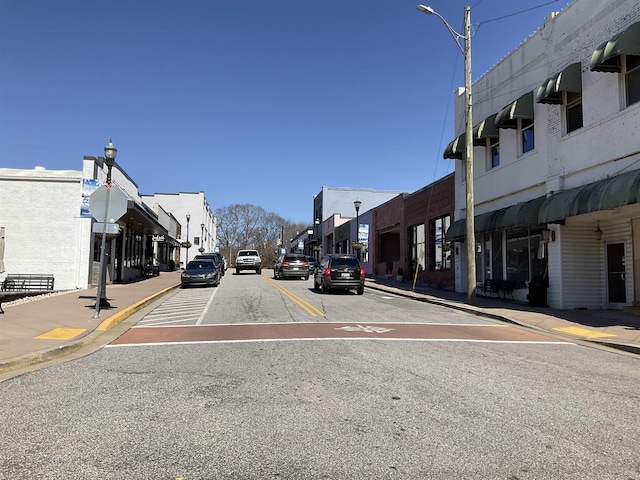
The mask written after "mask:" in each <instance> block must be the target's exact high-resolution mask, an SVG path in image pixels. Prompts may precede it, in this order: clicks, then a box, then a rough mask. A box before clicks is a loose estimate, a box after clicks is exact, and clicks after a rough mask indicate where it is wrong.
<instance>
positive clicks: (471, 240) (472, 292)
mask: <svg viewBox="0 0 640 480" xmlns="http://www.w3.org/2000/svg"><path fill="white" fill-rule="evenodd" d="M464 92H465V95H464V97H465V105H466V116H465V117H466V118H465V134H466V135H465V137H466V138H465V140H466V141H465V149H464V153H465V155H464V158H465V180H466V193H467V221H466V226H467V265H468V270H467V302H468V303H469V305H475V304H476V237H475V224H474V208H473V201H474V200H473V115H472V105H473V100H472V96H471V7H464Z"/></svg>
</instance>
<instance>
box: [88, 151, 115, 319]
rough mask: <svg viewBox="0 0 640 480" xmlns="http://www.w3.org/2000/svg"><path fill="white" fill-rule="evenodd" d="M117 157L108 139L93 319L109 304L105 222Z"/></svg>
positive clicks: (105, 153) (105, 155)
mask: <svg viewBox="0 0 640 480" xmlns="http://www.w3.org/2000/svg"><path fill="white" fill-rule="evenodd" d="M117 155H118V149H117V148H116V147H114V146H113V141H112V140H111V139H109V144H108V145H107V146H106V147H104V164H105V165H106V166H107V181H106V182H105V185H106V187H107V195H106V202H105V212H104V223H103V227H102V240H101V243H100V270H99V271H98V289H97V294H96V304H95V311H94V312H93V318H98V317H99V316H100V307H105V308H109V307H110V306H111V304H109V301H108V300H107V269H106V257H107V251H106V250H107V222H108V218H109V203H110V201H111V198H110V197H111V169H112V168H113V166H114V165H115V163H116V156H117Z"/></svg>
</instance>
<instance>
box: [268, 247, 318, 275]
mask: <svg viewBox="0 0 640 480" xmlns="http://www.w3.org/2000/svg"><path fill="white" fill-rule="evenodd" d="M285 277H293V278H304V279H305V280H309V262H308V261H307V259H306V257H305V256H304V255H302V254H301V253H283V254H282V255H280V256H279V257H278V259H277V260H276V261H275V263H274V264H273V278H285Z"/></svg>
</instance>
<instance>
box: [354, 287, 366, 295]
mask: <svg viewBox="0 0 640 480" xmlns="http://www.w3.org/2000/svg"><path fill="white" fill-rule="evenodd" d="M356 293H357V294H358V295H362V294H363V293H364V287H358V289H357V290H356Z"/></svg>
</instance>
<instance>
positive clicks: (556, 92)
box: [536, 63, 582, 104]
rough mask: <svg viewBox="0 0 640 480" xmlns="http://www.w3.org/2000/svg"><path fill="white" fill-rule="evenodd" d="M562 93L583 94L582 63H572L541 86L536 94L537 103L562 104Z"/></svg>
mask: <svg viewBox="0 0 640 480" xmlns="http://www.w3.org/2000/svg"><path fill="white" fill-rule="evenodd" d="M562 92H575V93H577V92H582V70H581V65H580V63H572V64H571V65H569V66H568V67H567V68H565V69H564V70H562V71H561V72H560V73H557V74H555V75H554V76H553V77H551V78H548V79H547V80H546V81H545V82H544V83H543V84H542V85H540V87H539V88H538V92H537V94H536V102H538V103H556V104H557V103H562Z"/></svg>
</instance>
